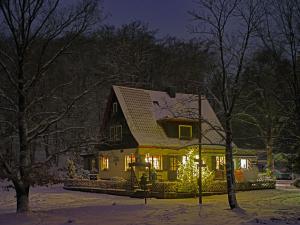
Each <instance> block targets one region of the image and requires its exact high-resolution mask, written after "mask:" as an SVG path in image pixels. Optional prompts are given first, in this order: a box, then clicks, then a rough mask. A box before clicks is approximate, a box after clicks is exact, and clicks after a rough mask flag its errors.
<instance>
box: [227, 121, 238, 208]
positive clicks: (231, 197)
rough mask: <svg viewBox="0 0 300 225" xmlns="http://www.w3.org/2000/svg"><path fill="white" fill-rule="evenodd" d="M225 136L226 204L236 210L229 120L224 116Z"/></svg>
mask: <svg viewBox="0 0 300 225" xmlns="http://www.w3.org/2000/svg"><path fill="white" fill-rule="evenodd" d="M225 126H226V127H225V135H226V153H225V160H226V180H227V194H228V203H229V206H230V208H231V209H234V208H238V207H239V206H238V203H237V200H236V195H235V178H234V164H233V155H232V128H231V118H230V117H229V116H226V121H225Z"/></svg>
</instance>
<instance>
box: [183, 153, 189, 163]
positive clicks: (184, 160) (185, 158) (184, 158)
mask: <svg viewBox="0 0 300 225" xmlns="http://www.w3.org/2000/svg"><path fill="white" fill-rule="evenodd" d="M187 160H188V158H187V156H186V155H184V156H182V164H183V165H185V164H186V162H187Z"/></svg>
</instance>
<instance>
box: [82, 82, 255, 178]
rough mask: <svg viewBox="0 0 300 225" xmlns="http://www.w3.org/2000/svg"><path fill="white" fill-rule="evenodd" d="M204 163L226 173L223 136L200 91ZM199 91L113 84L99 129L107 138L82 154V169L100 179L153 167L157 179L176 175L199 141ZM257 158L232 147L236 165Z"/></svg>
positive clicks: (221, 175)
mask: <svg viewBox="0 0 300 225" xmlns="http://www.w3.org/2000/svg"><path fill="white" fill-rule="evenodd" d="M201 103H202V104H201V105H202V107H201V108H202V111H201V112H202V118H203V123H202V144H203V145H202V155H203V158H202V160H203V163H204V165H205V166H207V168H208V169H209V170H214V171H215V174H216V178H219V179H222V178H224V174H225V172H224V171H225V167H224V164H225V157H224V155H225V154H224V153H225V147H224V144H225V141H224V132H223V130H222V125H221V123H220V121H219V120H218V118H217V116H216V114H215V112H214V110H213V109H212V107H211V106H210V104H209V102H208V100H207V99H206V98H205V97H204V96H202V101H201ZM198 124H199V123H198V96H197V95H192V94H182V93H175V92H174V91H173V90H172V89H169V90H168V91H166V92H162V91H153V90H144V89H137V88H129V87H122V86H113V87H112V89H111V93H110V95H109V98H108V101H107V108H106V111H105V115H104V119H103V124H102V131H103V134H104V135H103V136H104V137H106V138H105V139H104V141H103V143H102V144H101V145H99V146H97V151H96V153H90V154H88V153H86V154H83V157H84V165H85V169H89V170H91V171H94V173H97V176H98V177H99V178H101V179H110V178H113V177H122V178H125V179H127V180H129V179H132V175H134V176H135V177H136V178H137V179H139V178H140V177H141V176H142V174H143V173H145V172H148V171H150V170H149V167H150V168H151V169H155V171H156V175H157V179H159V180H163V181H167V180H168V181H172V180H176V178H177V168H178V166H179V163H184V162H185V161H186V157H187V156H186V155H187V153H188V151H190V149H191V148H197V144H198ZM255 162H256V155H255V153H253V151H249V150H242V149H238V148H237V147H234V164H235V168H249V167H250V166H251V165H253V164H254V163H255Z"/></svg>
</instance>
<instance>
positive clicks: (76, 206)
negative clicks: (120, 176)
mask: <svg viewBox="0 0 300 225" xmlns="http://www.w3.org/2000/svg"><path fill="white" fill-rule="evenodd" d="M14 195H15V193H14V191H13V190H10V191H9V192H7V191H3V190H2V189H1V190H0V224H1V225H2V224H3V225H25V224H26V225H31V224H33V225H38V224H41V225H42V224H43V225H60V224H76V225H77V224H84V225H94V224H95V225H96V224H97V225H98V224H100V225H111V224H122V225H152V224H153V225H159V224H178V225H185V224H195V225H196V224H197V225H201V224H205V225H210V224H217V225H222V224H228V225H235V224H243V225H253V224H268V225H270V224H273V225H275V224H276V225H278V224H300V190H299V189H298V190H297V189H279V190H264V191H251V192H239V193H237V198H238V202H239V204H240V206H241V209H239V210H229V209H228V204H227V196H226V195H216V196H207V197H204V199H203V200H204V204H203V205H202V206H201V207H200V206H198V205H197V199H194V198H192V199H169V200H168V199H149V200H148V204H147V205H144V200H143V199H134V198H129V197H120V196H112V195H105V194H96V193H84V192H72V191H66V190H64V189H63V188H62V186H51V187H36V188H33V189H32V190H31V197H30V201H31V209H32V212H31V213H29V214H27V215H17V214H16V213H15V206H16V205H15V204H16V203H15V197H14Z"/></svg>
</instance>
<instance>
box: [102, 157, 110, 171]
mask: <svg viewBox="0 0 300 225" xmlns="http://www.w3.org/2000/svg"><path fill="white" fill-rule="evenodd" d="M100 168H101V170H108V168H109V158H108V156H101V157H100Z"/></svg>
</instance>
